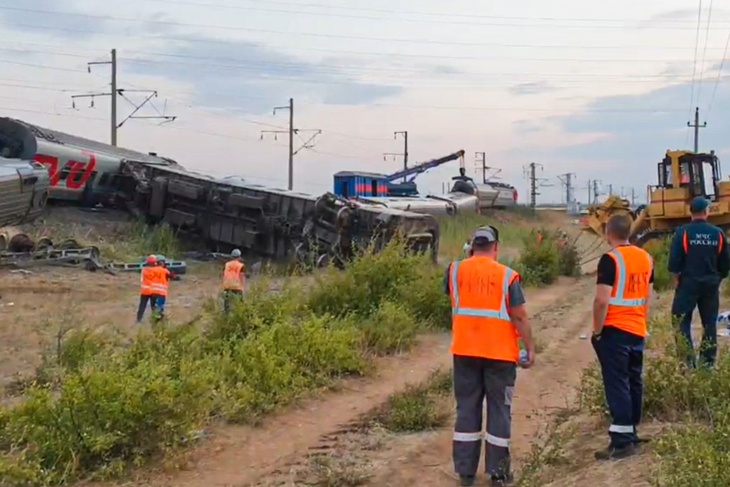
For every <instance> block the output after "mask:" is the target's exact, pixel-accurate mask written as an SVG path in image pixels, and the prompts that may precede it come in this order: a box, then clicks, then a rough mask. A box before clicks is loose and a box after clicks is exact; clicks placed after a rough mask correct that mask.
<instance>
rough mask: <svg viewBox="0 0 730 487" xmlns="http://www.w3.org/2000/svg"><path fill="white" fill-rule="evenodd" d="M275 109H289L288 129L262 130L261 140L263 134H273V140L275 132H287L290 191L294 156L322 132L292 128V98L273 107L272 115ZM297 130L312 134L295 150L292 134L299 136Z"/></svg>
mask: <svg viewBox="0 0 730 487" xmlns="http://www.w3.org/2000/svg"><path fill="white" fill-rule="evenodd" d="M277 110H289V129H288V130H262V131H261V140H264V134H274V140H278V138H277V134H289V171H288V172H289V182H288V184H287V189H289V191H292V190H293V189H294V156H295V155H297V154H298V153H299V151H301V150H302V149H311V148H312V147H314V144H310V142H312V141H313V140H314V138H315V137H316V136H318V135H319V134H321V133H322V130H320V129H298V128H294V98H289V104H288V105H285V106H280V107H274V115H276V111H277ZM299 132H314V134H313V135H312V136H311V137H310V138H308V139H307V140H306V141H305V140H303V139H302V141H303V142H304V143H303V144H302V145H301V146H300V147H299V148H298V149H297V150H294V136H295V135H296V136H299Z"/></svg>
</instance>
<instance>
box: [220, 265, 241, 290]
mask: <svg viewBox="0 0 730 487" xmlns="http://www.w3.org/2000/svg"><path fill="white" fill-rule="evenodd" d="M243 269H244V265H243V262H240V261H238V260H232V261H230V262H227V263H226V267H225V269H224V270H223V289H226V290H230V291H243V284H242V283H241V272H243Z"/></svg>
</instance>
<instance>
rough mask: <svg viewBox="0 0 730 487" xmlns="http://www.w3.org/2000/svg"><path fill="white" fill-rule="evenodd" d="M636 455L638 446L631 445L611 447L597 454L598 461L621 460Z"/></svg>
mask: <svg viewBox="0 0 730 487" xmlns="http://www.w3.org/2000/svg"><path fill="white" fill-rule="evenodd" d="M634 453H636V445H635V444H634V443H629V444H627V445H622V446H619V447H615V446H609V447H608V448H606V449H605V450H600V451H597V452H596V453H595V455H594V456H595V457H596V460H620V459H621V458H626V457H630V456H631V455H633V454H634Z"/></svg>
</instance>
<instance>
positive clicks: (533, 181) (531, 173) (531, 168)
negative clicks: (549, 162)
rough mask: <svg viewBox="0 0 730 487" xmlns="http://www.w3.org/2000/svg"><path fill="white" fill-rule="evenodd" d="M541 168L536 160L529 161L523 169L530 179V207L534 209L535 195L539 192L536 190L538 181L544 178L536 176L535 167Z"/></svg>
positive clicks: (535, 204) (535, 203)
mask: <svg viewBox="0 0 730 487" xmlns="http://www.w3.org/2000/svg"><path fill="white" fill-rule="evenodd" d="M538 167H539V168H540V169H541V170H542V169H543V166H542V164H538V163H536V162H531V163H530V164H528V165H527V167H526V168H524V169H525V173H526V175H527V177H528V178H529V179H530V207H531V208H532V209H533V210H534V209H535V207H536V206H537V197H538V195H539V194H540V193H538V192H537V188H538V182H539V181H544V178H538V177H537V168H538Z"/></svg>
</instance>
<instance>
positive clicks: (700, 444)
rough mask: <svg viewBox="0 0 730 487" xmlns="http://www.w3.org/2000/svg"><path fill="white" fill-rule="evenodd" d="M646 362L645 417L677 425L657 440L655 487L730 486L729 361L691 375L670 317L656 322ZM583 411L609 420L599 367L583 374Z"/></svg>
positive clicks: (722, 356) (721, 360) (724, 355)
mask: <svg viewBox="0 0 730 487" xmlns="http://www.w3.org/2000/svg"><path fill="white" fill-rule="evenodd" d="M650 329H651V330H652V335H651V337H650V338H649V340H648V342H647V345H648V347H649V349H648V351H647V354H646V357H645V362H644V416H645V418H646V419H655V420H659V421H662V422H665V423H669V424H677V423H679V424H680V425H679V426H674V427H673V428H671V429H670V430H669V432H668V433H667V434H665V435H664V436H663V437H661V438H659V439H658V441H657V442H656V447H655V450H654V453H655V455H656V456H657V457H658V460H659V462H658V465H659V468H658V470H657V471H656V472H655V479H654V480H655V481H656V482H657V485H662V486H664V487H680V486H685V485H706V486H716V485H717V486H719V485H730V461H728V456H727V451H728V449H729V448H730V389H728V387H727V384H728V382H729V381H730V355H728V354H727V353H722V352H721V353H719V354H718V360H717V362H716V364H715V367H714V368H713V369H712V370H708V369H704V368H697V369H688V368H687V367H686V366H685V365H684V363H683V357H684V350H685V349H684V347H685V344H684V343H682V342H679V343H677V342H675V340H674V336H673V327H672V321H671V319H669V318H668V317H664V318H662V319H657V320H653V321H652V322H651V324H650ZM581 399H582V405H583V406H584V408H586V409H588V410H590V411H592V412H596V413H600V414H605V413H606V412H607V411H606V402H605V396H604V394H603V386H602V381H601V380H600V377H599V374H598V367H592V368H591V369H589V370H588V371H587V372H585V374H584V377H583V381H582V388H581Z"/></svg>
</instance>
